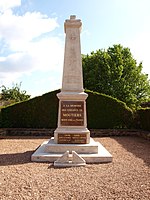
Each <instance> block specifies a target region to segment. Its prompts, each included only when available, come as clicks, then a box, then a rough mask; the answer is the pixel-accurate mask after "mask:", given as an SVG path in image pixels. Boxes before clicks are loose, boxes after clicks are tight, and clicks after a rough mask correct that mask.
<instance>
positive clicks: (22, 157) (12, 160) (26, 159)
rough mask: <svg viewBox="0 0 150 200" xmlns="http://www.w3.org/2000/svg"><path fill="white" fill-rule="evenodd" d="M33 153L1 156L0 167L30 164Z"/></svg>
mask: <svg viewBox="0 0 150 200" xmlns="http://www.w3.org/2000/svg"><path fill="white" fill-rule="evenodd" d="M33 152H34V151H26V152H24V153H14V154H0V166H7V165H19V164H25V163H30V162H31V155H32V154H33Z"/></svg>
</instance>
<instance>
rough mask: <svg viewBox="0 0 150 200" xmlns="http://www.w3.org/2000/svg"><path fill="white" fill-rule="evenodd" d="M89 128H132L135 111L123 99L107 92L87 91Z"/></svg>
mask: <svg viewBox="0 0 150 200" xmlns="http://www.w3.org/2000/svg"><path fill="white" fill-rule="evenodd" d="M86 92H87V93H88V95H89V96H88V99H87V108H88V109H87V119H88V127H89V128H97V129H98V128H102V129H103V128H104V129H106V128H130V127H131V126H132V122H133V113H132V110H131V109H130V108H128V107H127V106H126V104H125V103H124V102H122V101H119V100H117V99H115V98H113V97H110V96H108V95H105V94H99V93H97V92H91V91H86Z"/></svg>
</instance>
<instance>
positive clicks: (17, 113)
mask: <svg viewBox="0 0 150 200" xmlns="http://www.w3.org/2000/svg"><path fill="white" fill-rule="evenodd" d="M58 92H60V90H56V91H53V92H50V93H47V94H44V95H42V96H39V97H35V98H33V99H30V100H28V101H24V102H21V103H18V104H14V105H11V106H8V107H6V108H3V109H2V110H1V112H2V126H3V127H9V128H53V127H56V125H57V110H58V109H57V108H58V99H57V96H56V94H57V93H58Z"/></svg>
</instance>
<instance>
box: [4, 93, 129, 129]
mask: <svg viewBox="0 0 150 200" xmlns="http://www.w3.org/2000/svg"><path fill="white" fill-rule="evenodd" d="M58 92H60V91H59V90H56V91H53V92H49V93H47V94H44V95H42V96H39V97H36V98H33V99H31V100H28V101H25V102H22V103H18V104H15V105H12V106H8V107H6V108H3V109H2V117H3V127H12V128H56V127H57V117H58V98H57V96H56V94H57V93H58ZM86 92H87V93H88V95H89V97H88V98H87V118H88V128H129V127H130V126H131V122H132V117H133V115H132V111H131V110H130V109H129V108H128V107H127V106H126V104H125V103H123V102H121V101H118V100H117V99H115V98H112V97H110V96H107V95H104V94H99V93H95V92H91V91H86Z"/></svg>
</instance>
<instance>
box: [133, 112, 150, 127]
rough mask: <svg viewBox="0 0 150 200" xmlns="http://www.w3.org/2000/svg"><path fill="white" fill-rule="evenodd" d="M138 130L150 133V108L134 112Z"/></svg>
mask: <svg viewBox="0 0 150 200" xmlns="http://www.w3.org/2000/svg"><path fill="white" fill-rule="evenodd" d="M136 121H138V122H139V123H138V125H139V128H141V129H144V130H147V131H150V108H141V109H138V110H137V112H136Z"/></svg>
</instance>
